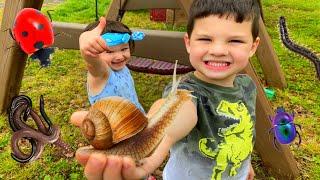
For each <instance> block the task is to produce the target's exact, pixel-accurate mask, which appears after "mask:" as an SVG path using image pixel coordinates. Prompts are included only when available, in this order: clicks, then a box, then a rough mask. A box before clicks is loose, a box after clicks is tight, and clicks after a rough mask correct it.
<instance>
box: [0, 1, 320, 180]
mask: <svg viewBox="0 0 320 180" xmlns="http://www.w3.org/2000/svg"><path fill="white" fill-rule="evenodd" d="M0 2H1V0H0ZM99 2H100V6H99V14H100V15H103V14H104V12H105V9H106V6H108V4H109V0H104V1H102V0H100V1H99ZM262 2H263V7H264V16H265V23H266V27H267V30H268V32H269V35H270V36H271V38H272V43H273V46H274V48H275V51H276V53H277V55H278V57H279V61H280V65H281V68H282V70H283V72H284V74H285V78H286V81H287V84H288V87H287V88H285V89H276V98H275V99H274V100H272V101H271V104H272V106H273V108H274V109H276V107H278V106H284V107H285V108H286V109H287V110H289V111H293V112H295V121H296V123H298V124H301V126H302V129H303V131H302V144H301V145H300V146H299V147H297V146H295V145H293V146H291V147H290V148H291V150H292V153H293V154H294V156H295V159H296V161H297V163H298V167H299V170H300V177H299V179H320V136H319V134H320V96H319V92H320V83H319V80H317V78H316V76H315V69H314V66H313V64H311V63H310V62H309V61H308V60H306V59H304V58H302V57H300V56H297V55H296V54H294V53H292V52H289V51H288V50H286V49H285V48H284V47H283V46H282V45H281V42H280V40H279V35H278V26H277V22H278V18H279V16H281V15H283V16H285V17H286V19H287V26H288V27H289V29H290V31H289V32H290V36H291V38H292V39H293V40H294V41H295V42H297V43H299V44H303V45H307V47H308V48H312V49H313V50H314V51H315V52H318V53H320V44H319V41H320V33H319V32H320V19H319V17H320V1H319V0H308V1H307V0H282V1H278V0H268V1H262ZM48 9H54V11H53V12H52V13H51V14H52V18H53V20H54V21H64V22H78V23H88V22H91V21H93V20H94V19H95V14H94V12H95V10H94V0H86V1H79V0H67V1H65V2H64V3H62V4H59V5H57V6H51V5H50V6H45V7H44V8H43V12H46V10H48ZM0 15H1V10H0ZM0 20H1V16H0ZM123 22H124V23H126V24H127V25H128V26H129V27H136V28H148V29H166V30H175V31H184V30H185V28H184V27H174V26H172V25H166V24H164V23H155V22H152V21H150V20H149V13H148V11H137V12H128V13H126V15H125V17H124V20H123ZM253 61H254V64H255V66H256V70H257V72H258V74H259V76H260V77H261V79H263V76H262V73H261V68H259V65H258V63H257V60H256V59H253ZM133 77H134V80H135V84H136V89H137V92H138V96H139V99H140V101H141V103H142V105H143V106H144V107H145V109H148V108H149V107H150V105H151V104H152V102H154V101H155V100H156V99H158V98H160V97H161V92H162V90H163V88H164V86H165V85H166V84H167V83H168V82H169V81H171V76H159V75H150V74H143V73H136V72H133ZM20 93H21V94H26V95H28V96H30V97H31V98H32V100H33V103H34V106H33V107H34V108H35V109H37V110H38V108H39V106H38V101H39V96H40V95H41V94H42V95H44V99H45V108H46V112H47V114H48V116H49V117H50V118H51V120H52V121H53V123H54V124H57V125H59V126H60V127H61V131H62V138H63V139H64V140H65V141H66V142H67V143H69V144H70V145H71V146H72V148H74V149H76V148H77V147H79V146H82V145H83V144H84V143H86V141H85V139H84V138H83V137H82V135H81V133H80V131H79V129H77V128H75V127H73V126H72V125H70V124H69V122H68V121H69V118H70V115H71V114H72V112H74V111H76V110H81V109H87V108H88V107H89V103H88V100H87V96H86V68H85V64H84V62H83V60H82V59H81V56H80V54H79V52H78V51H77V50H56V52H55V54H54V57H53V60H52V66H51V67H50V68H42V69H40V68H39V65H38V63H37V62H33V61H30V62H29V63H28V64H27V66H26V69H25V72H24V78H23V81H22V87H21V91H20ZM8 127H9V126H8V123H7V117H6V115H0V160H1V162H0V167H1V168H0V179H22V177H23V179H34V178H35V177H37V178H38V179H83V174H82V172H83V168H82V167H81V166H80V165H78V163H77V162H76V161H75V160H73V159H66V158H63V156H62V155H61V153H60V152H59V150H58V149H57V148H55V147H54V146H51V145H48V146H46V148H45V150H44V152H43V155H42V157H41V158H40V159H39V160H37V161H35V162H33V163H31V164H26V165H21V164H18V163H16V162H15V161H14V160H12V158H11V157H10V153H11V149H10V139H11V135H12V133H11V130H10V129H9V128H8ZM253 165H254V169H255V172H256V175H257V176H256V177H257V179H273V178H272V177H271V175H270V174H269V173H268V172H267V170H266V169H265V168H264V167H263V164H262V162H261V160H260V158H259V156H258V155H257V154H254V156H253Z"/></svg>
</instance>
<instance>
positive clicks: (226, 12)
mask: <svg viewBox="0 0 320 180" xmlns="http://www.w3.org/2000/svg"><path fill="white" fill-rule="evenodd" d="M261 14H262V13H261V4H260V0H194V1H193V3H192V5H191V8H190V11H189V19H188V25H187V33H188V36H189V37H191V34H192V31H193V28H194V23H195V20H197V19H200V18H205V17H208V16H210V15H218V16H219V17H222V16H226V17H229V16H233V17H234V20H235V21H236V22H237V23H242V22H243V21H245V20H247V21H249V20H251V21H252V27H251V32H252V37H253V39H256V38H257V37H258V34H259V18H260V16H261ZM212 26H214V24H213V25H212Z"/></svg>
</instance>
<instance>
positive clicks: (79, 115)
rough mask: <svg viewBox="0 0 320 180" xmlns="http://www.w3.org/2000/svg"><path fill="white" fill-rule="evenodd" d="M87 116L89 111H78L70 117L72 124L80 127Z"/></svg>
mask: <svg viewBox="0 0 320 180" xmlns="http://www.w3.org/2000/svg"><path fill="white" fill-rule="evenodd" d="M87 114H88V111H77V112H74V113H72V115H71V117H70V122H71V124H73V125H75V126H78V127H80V126H81V124H82V121H83V120H84V118H85V117H86V115H87Z"/></svg>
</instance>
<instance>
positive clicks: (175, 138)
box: [76, 0, 260, 180]
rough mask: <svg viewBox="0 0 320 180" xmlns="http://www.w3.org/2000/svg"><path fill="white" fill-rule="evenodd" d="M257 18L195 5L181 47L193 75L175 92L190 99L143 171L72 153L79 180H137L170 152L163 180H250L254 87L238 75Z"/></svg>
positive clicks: (217, 0) (128, 162)
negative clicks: (188, 93)
mask: <svg viewBox="0 0 320 180" xmlns="http://www.w3.org/2000/svg"><path fill="white" fill-rule="evenodd" d="M259 18H260V8H259V2H258V0H194V1H193V3H192V5H191V8H190V14H189V21H188V26H187V34H186V35H185V37H184V41H185V45H186V49H187V52H188V53H189V60H190V63H191V65H192V66H193V67H194V68H195V71H194V72H192V73H189V74H187V75H185V76H184V77H183V78H182V80H181V82H180V84H179V87H178V88H180V89H187V90H190V91H192V95H193V96H195V98H193V100H192V101H190V102H187V103H185V104H184V105H183V106H182V107H181V109H180V110H179V112H178V113H177V117H176V119H175V121H174V122H173V124H172V125H171V126H170V128H168V130H167V132H166V136H165V137H164V138H163V140H162V142H161V143H160V144H159V146H158V147H157V149H156V150H155V151H154V153H153V154H152V155H151V156H149V157H147V158H145V159H143V160H142V161H141V162H142V163H143V165H142V166H139V167H137V166H136V165H135V164H134V162H133V160H132V159H130V158H127V157H117V156H108V157H107V156H104V155H101V154H95V153H93V154H91V155H88V154H83V153H82V151H81V149H79V150H78V152H77V155H76V157H77V159H78V161H79V162H80V163H81V164H82V165H84V166H85V171H84V172H85V174H86V176H87V177H88V178H89V179H90V178H96V177H97V178H102V177H103V178H105V179H122V178H124V179H138V178H141V177H143V176H145V175H147V174H148V173H150V172H152V171H154V170H155V169H156V168H157V167H158V166H159V165H160V164H161V163H162V162H163V160H164V158H165V156H166V155H167V154H168V151H169V149H170V157H169V160H168V162H167V164H166V166H165V168H164V171H163V179H164V180H172V179H187V180H200V179H205V180H207V179H237V180H238V179H241V180H242V179H253V177H254V172H253V168H252V166H251V162H250V161H251V153H252V150H253V146H254V142H255V128H254V126H255V102H256V87H255V84H254V82H253V81H252V80H251V78H250V77H249V76H247V75H240V74H239V75H238V73H239V72H241V71H242V70H243V69H244V68H245V67H246V66H247V65H248V63H249V58H250V57H252V56H253V55H254V53H255V51H256V49H257V47H258V44H259V37H258V29H259V26H258V24H259V23H258V22H259ZM170 89H171V85H169V86H167V87H166V89H165V91H164V96H163V97H166V95H167V94H168V92H169V91H170ZM159 103H160V104H161V103H162V102H159ZM159 103H158V102H156V105H157V106H159ZM151 109H153V107H152V108H151ZM98 165H100V166H99V167H98Z"/></svg>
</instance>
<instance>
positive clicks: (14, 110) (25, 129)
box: [8, 95, 74, 163]
mask: <svg viewBox="0 0 320 180" xmlns="http://www.w3.org/2000/svg"><path fill="white" fill-rule="evenodd" d="M40 113H41V116H42V117H43V119H44V122H43V121H42V119H41V118H40V116H39V115H38V114H37V113H36V112H35V111H34V110H33V109H32V101H31V99H30V98H29V97H28V96H25V95H20V96H17V97H15V98H14V99H13V100H12V102H11V106H10V108H9V117H8V120H9V124H10V127H11V129H12V130H13V131H14V133H13V136H12V138H11V149H12V151H13V153H11V156H12V158H13V159H14V160H16V161H18V162H20V163H28V162H31V161H34V160H36V159H38V158H39V157H40V155H41V153H42V151H43V149H44V146H45V144H46V143H53V144H55V145H57V146H58V147H60V148H61V149H62V150H63V153H64V155H65V156H67V157H73V155H74V152H73V150H72V149H71V148H70V147H69V145H68V144H66V143H65V142H63V141H62V140H61V139H60V129H59V127H57V126H55V125H53V124H52V123H51V121H50V119H49V117H48V116H47V114H46V113H45V111H44V100H43V96H40ZM30 118H32V119H33V120H34V122H35V124H36V126H37V128H34V127H32V126H31V125H28V124H27V121H28V120H29V119H30ZM22 139H26V140H28V141H29V143H30V144H31V153H30V154H25V153H24V152H23V151H22V150H21V148H20V147H19V146H20V144H19V141H20V140H22Z"/></svg>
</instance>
